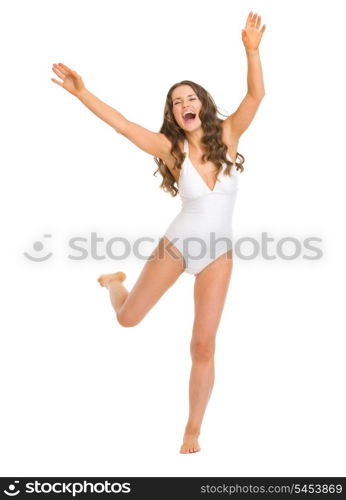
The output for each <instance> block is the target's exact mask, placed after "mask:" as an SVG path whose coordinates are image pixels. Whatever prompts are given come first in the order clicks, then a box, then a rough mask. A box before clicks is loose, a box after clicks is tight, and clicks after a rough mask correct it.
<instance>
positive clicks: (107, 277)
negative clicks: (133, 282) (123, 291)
mask: <svg viewBox="0 0 346 500" xmlns="http://www.w3.org/2000/svg"><path fill="white" fill-rule="evenodd" d="M124 279H126V274H125V273H122V272H121V271H119V272H117V273H111V274H101V276H100V277H99V278H98V279H97V281H98V282H99V283H100V285H101V286H105V287H106V288H108V285H109V283H110V282H111V281H113V280H119V281H124Z"/></svg>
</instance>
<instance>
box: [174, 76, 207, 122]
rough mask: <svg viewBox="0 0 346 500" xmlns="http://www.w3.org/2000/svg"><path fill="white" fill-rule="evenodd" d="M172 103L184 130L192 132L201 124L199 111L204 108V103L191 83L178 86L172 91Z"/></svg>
mask: <svg viewBox="0 0 346 500" xmlns="http://www.w3.org/2000/svg"><path fill="white" fill-rule="evenodd" d="M172 103H173V104H172V113H173V115H174V118H175V120H176V122H177V124H178V125H179V126H180V127H181V128H182V129H183V130H187V131H189V132H191V131H192V130H196V128H199V127H200V126H201V124H202V123H201V120H200V119H199V111H200V110H201V108H202V103H201V101H200V100H199V98H198V97H197V94H196V92H195V91H194V90H193V88H191V87H190V85H180V86H179V87H176V88H175V89H174V90H173V92H172ZM189 113H192V114H189ZM193 115H194V117H193ZM184 117H185V118H184Z"/></svg>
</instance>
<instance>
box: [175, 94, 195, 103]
mask: <svg viewBox="0 0 346 500" xmlns="http://www.w3.org/2000/svg"><path fill="white" fill-rule="evenodd" d="M193 96H196V94H190V95H188V96H186V97H193ZM177 99H181V97H175V98H174V99H172V100H173V102H174V101H176V100H177Z"/></svg>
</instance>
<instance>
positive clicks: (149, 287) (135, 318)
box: [117, 237, 184, 326]
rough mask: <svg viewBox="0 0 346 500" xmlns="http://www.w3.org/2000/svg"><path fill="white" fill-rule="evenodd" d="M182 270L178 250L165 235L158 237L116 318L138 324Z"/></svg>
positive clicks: (126, 322)
mask: <svg viewBox="0 0 346 500" xmlns="http://www.w3.org/2000/svg"><path fill="white" fill-rule="evenodd" d="M183 271H184V262H183V257H182V255H181V253H180V252H179V250H177V249H176V248H175V247H173V246H170V245H169V240H167V238H166V237H163V238H161V239H160V241H159V243H158V245H157V247H156V248H155V250H154V251H153V252H152V254H151V256H150V257H149V259H148V260H147V262H146V263H145V265H144V267H143V269H142V271H141V273H140V275H139V277H138V279H137V281H136V283H135V284H134V286H133V288H132V290H131V291H130V292H129V295H128V296H127V297H126V300H125V302H124V304H123V305H122V307H121V308H120V311H118V314H117V316H118V319H119V321H120V322H122V323H124V324H127V325H129V326H131V325H136V324H138V323H139V322H140V321H141V320H142V319H143V318H144V316H145V315H146V314H147V313H148V311H149V310H150V309H151V308H152V307H153V306H154V304H156V302H157V301H158V300H159V299H160V297H162V295H163V294H164V293H165V292H166V291H167V290H168V288H170V287H171V286H172V285H173V283H175V281H176V280H177V279H178V277H179V276H180V275H181V274H182V272H183Z"/></svg>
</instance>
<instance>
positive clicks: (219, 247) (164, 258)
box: [52, 12, 265, 453]
mask: <svg viewBox="0 0 346 500" xmlns="http://www.w3.org/2000/svg"><path fill="white" fill-rule="evenodd" d="M260 25H261V16H258V15H257V14H253V13H252V12H250V13H249V15H248V17H247V20H246V26H245V29H243V30H242V41H243V44H244V46H245V50H246V55H247V60H248V80H247V83H248V90H247V94H246V96H245V98H244V99H243V100H242V102H241V103H240V105H239V107H238V109H237V110H236V111H235V112H234V113H233V114H231V115H230V116H228V118H227V119H226V120H221V119H220V118H218V117H217V108H216V106H215V104H214V101H213V99H212V97H211V96H210V95H209V93H208V92H207V91H206V90H205V89H204V88H203V87H201V86H200V85H198V84H197V83H194V82H192V81H190V80H184V81H182V82H179V83H176V84H175V85H173V86H172V87H171V88H170V90H169V91H168V94H167V99H166V103H165V109H164V122H163V125H162V127H161V130H160V132H159V133H155V132H151V131H149V130H147V129H145V128H143V127H141V126H140V125H137V124H136V123H133V122H130V121H129V120H127V119H126V118H125V117H124V116H123V115H122V114H121V113H119V112H118V111H116V110H115V109H114V108H112V107H110V106H108V105H107V104H105V103H104V102H102V101H101V100H99V99H98V98H97V97H96V96H94V95H93V94H92V93H91V92H89V91H88V90H87V89H86V88H85V86H84V83H83V80H82V78H81V77H80V75H79V74H78V73H76V72H75V71H73V70H71V69H70V68H69V67H67V66H66V65H64V64H62V63H59V64H53V68H52V69H53V71H54V72H55V74H56V75H57V76H58V77H59V78H61V79H62V82H60V81H58V80H55V79H54V78H52V81H53V82H54V83H56V84H58V85H60V86H61V87H63V88H64V89H65V90H67V91H68V92H70V93H71V94H73V95H74V96H75V97H77V98H78V99H79V100H80V101H81V102H82V103H83V104H84V105H85V106H87V107H88V108H89V109H90V110H91V111H92V112H93V113H95V114H96V115H97V116H98V117H99V118H101V119H102V120H103V121H105V122H106V123H108V124H109V125H110V126H111V127H113V128H114V129H115V130H116V131H117V132H118V133H120V134H122V135H123V136H124V137H126V138H127V139H129V140H130V141H132V142H133V143H134V144H135V145H136V146H138V147H139V148H141V149H142V150H143V151H145V152H146V153H148V154H150V155H151V156H154V159H155V162H156V163H157V165H158V170H156V172H157V171H159V172H160V174H161V175H162V178H163V180H162V183H161V186H160V187H161V188H162V189H164V191H167V192H169V193H170V194H171V195H172V196H176V194H177V193H178V192H179V193H180V196H181V199H182V209H181V211H180V213H179V214H178V215H177V216H176V217H175V219H174V220H173V221H172V222H171V224H170V225H169V227H168V228H167V231H166V233H165V235H164V236H163V237H162V238H161V239H160V241H159V243H158V245H157V247H156V248H155V250H154V251H153V253H152V255H151V256H150V258H149V259H148V261H147V262H146V264H145V265H144V267H143V270H142V272H141V274H140V276H139V278H138V280H137V281H136V283H135V285H134V286H133V288H132V290H131V291H130V292H129V291H128V290H127V289H126V288H125V286H124V284H123V282H124V280H125V278H126V275H125V273H123V272H121V271H119V272H115V273H112V274H104V275H101V276H100V277H99V278H98V281H99V283H100V285H101V286H103V287H106V288H107V289H108V291H109V295H110V300H111V304H112V306H113V308H114V310H115V313H116V317H117V320H118V322H119V323H120V325H122V326H124V327H131V326H135V325H137V324H138V323H139V322H140V321H141V320H142V319H143V318H144V316H145V315H146V314H147V313H148V311H149V310H150V309H151V308H152V307H153V306H154V304H156V303H157V301H158V300H159V299H160V297H162V295H163V294H164V293H165V292H166V291H167V289H168V288H170V287H171V286H172V285H173V283H175V281H176V280H177V279H178V277H179V276H180V275H181V274H182V272H184V271H186V272H188V273H190V274H194V275H195V283H194V301H195V319H194V324H193V331H192V339H191V344H190V352H191V358H192V368H191V375H190V382H189V406H190V411H189V418H188V422H187V424H186V427H185V432H184V437H183V444H182V445H181V447H180V453H193V452H197V451H199V450H200V445H199V442H198V437H199V434H200V429H201V425H202V420H203V416H204V413H205V409H206V406H207V403H208V400H209V398H210V395H211V392H212V388H213V384H214V352H215V337H216V332H217V329H218V325H219V322H220V319H221V314H222V311H223V306H224V303H225V299H226V294H227V290H228V286H229V282H230V277H231V273H232V264H233V260H232V249H231V248H232V227H231V220H232V211H233V208H234V203H235V197H236V192H237V188H238V176H239V173H240V172H242V171H243V170H244V167H243V166H242V164H243V163H244V157H243V156H242V155H240V154H239V153H238V151H237V150H238V143H239V138H240V136H241V135H242V134H243V132H244V131H245V130H246V129H247V128H248V127H249V125H250V123H251V121H252V120H253V118H254V116H255V114H256V112H257V109H258V107H259V104H260V102H261V100H262V98H263V96H264V84H263V76H262V68H261V62H260V56H259V50H258V47H259V44H260V41H261V38H262V35H263V33H264V31H265V25H263V26H262V29H261V30H260ZM238 156H239V158H240V162H239V163H236V159H237V157H238ZM156 172H155V173H156ZM175 184H176V185H177V187H176V186H175Z"/></svg>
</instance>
